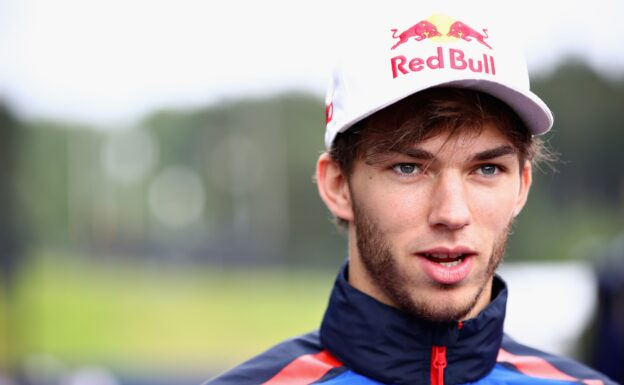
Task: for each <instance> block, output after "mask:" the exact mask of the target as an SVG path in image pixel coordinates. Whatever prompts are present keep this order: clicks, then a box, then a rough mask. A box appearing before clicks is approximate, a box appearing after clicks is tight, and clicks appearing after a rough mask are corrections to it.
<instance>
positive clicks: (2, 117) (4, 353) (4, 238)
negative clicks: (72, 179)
mask: <svg viewBox="0 0 624 385" xmlns="http://www.w3.org/2000/svg"><path fill="white" fill-rule="evenodd" d="M18 134H19V122H18V121H17V119H16V118H15V117H14V116H13V114H12V113H11V111H10V110H9V109H8V107H7V106H5V105H4V104H0V326H2V330H0V368H2V366H4V365H5V366H6V368H5V369H6V370H8V371H11V370H13V369H14V366H15V362H13V361H14V359H15V351H14V349H15V346H16V341H14V340H13V338H14V337H15V335H16V330H15V328H16V327H17V322H15V319H14V312H12V311H11V308H12V306H13V302H14V300H15V298H14V294H15V293H14V288H15V282H16V278H17V270H18V263H19V262H20V258H19V250H20V244H19V237H18V234H17V226H16V216H17V215H18V214H17V212H16V210H15V176H16V153H17V151H18V140H19V138H18ZM2 296H4V298H2Z"/></svg>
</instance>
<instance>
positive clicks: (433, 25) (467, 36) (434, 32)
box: [390, 15, 492, 50]
mask: <svg viewBox="0 0 624 385" xmlns="http://www.w3.org/2000/svg"><path fill="white" fill-rule="evenodd" d="M390 31H391V32H392V38H393V39H399V41H398V42H396V44H394V45H393V46H392V48H390V49H391V50H393V49H395V48H397V47H398V46H400V45H401V44H403V43H406V42H408V41H409V40H410V39H413V40H416V41H423V40H425V39H431V41H433V42H450V41H452V40H456V39H462V40H464V41H476V42H478V43H480V44H483V45H484V46H486V47H488V48H489V49H492V47H491V46H490V45H489V44H488V43H487V42H486V41H485V39H487V38H488V37H489V36H488V33H487V29H485V28H484V29H481V31H482V32H479V31H477V30H476V29H474V28H472V27H470V26H469V25H467V24H465V23H464V22H462V21H459V20H453V19H451V18H450V17H448V16H446V15H432V16H431V17H429V18H427V19H426V20H421V21H419V22H418V23H416V24H415V25H413V26H411V27H409V28H408V29H406V30H405V31H403V32H401V33H400V34H398V35H397V32H398V29H391V30H390ZM440 31H448V32H447V33H446V34H442V33H440Z"/></svg>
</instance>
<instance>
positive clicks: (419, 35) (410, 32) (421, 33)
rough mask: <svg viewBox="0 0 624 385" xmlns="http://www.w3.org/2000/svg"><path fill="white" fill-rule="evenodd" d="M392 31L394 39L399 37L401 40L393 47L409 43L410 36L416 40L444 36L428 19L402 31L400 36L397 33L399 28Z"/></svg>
mask: <svg viewBox="0 0 624 385" xmlns="http://www.w3.org/2000/svg"><path fill="white" fill-rule="evenodd" d="M391 31H392V37H393V38H394V39H399V41H398V42H397V43H396V44H395V45H393V46H392V48H391V49H395V48H396V47H398V46H399V45H401V44H403V43H407V41H408V40H409V39H410V38H414V40H416V41H421V40H424V39H429V38H433V37H436V36H442V34H441V33H440V32H438V29H437V28H436V26H435V25H434V24H433V23H431V22H429V21H427V20H422V21H419V22H418V23H416V24H415V25H413V26H412V27H410V28H408V29H406V30H405V31H403V32H401V33H400V34H399V36H397V35H396V33H397V32H398V30H397V29H392V30H391Z"/></svg>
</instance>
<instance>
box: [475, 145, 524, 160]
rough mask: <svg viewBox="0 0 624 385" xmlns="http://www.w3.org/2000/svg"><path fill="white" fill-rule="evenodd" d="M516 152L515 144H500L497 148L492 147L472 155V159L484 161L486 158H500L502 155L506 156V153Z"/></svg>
mask: <svg viewBox="0 0 624 385" xmlns="http://www.w3.org/2000/svg"><path fill="white" fill-rule="evenodd" d="M515 153H516V149H515V148H514V147H513V146H510V145H508V144H504V145H502V146H498V147H495V148H492V149H490V150H485V151H482V152H478V153H476V154H475V155H474V156H473V157H472V161H473V162H474V161H477V162H480V161H484V160H490V159H494V158H498V157H500V156H505V155H513V154H515Z"/></svg>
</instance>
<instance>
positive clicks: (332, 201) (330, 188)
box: [316, 152, 353, 221]
mask: <svg viewBox="0 0 624 385" xmlns="http://www.w3.org/2000/svg"><path fill="white" fill-rule="evenodd" d="M316 184H317V186H318V190H319V195H320V196H321V199H322V200H323V202H325V205H326V206H327V208H328V209H329V211H331V213H332V214H334V215H335V216H336V217H337V218H341V219H344V220H346V221H352V220H353V208H352V205H351V194H350V193H349V183H348V180H347V177H346V176H345V175H344V174H343V173H342V170H341V169H340V167H339V166H338V164H337V163H336V162H334V161H333V160H332V159H331V157H330V156H329V154H328V153H326V152H325V153H323V154H321V156H320V157H319V159H318V162H317V163H316Z"/></svg>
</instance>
